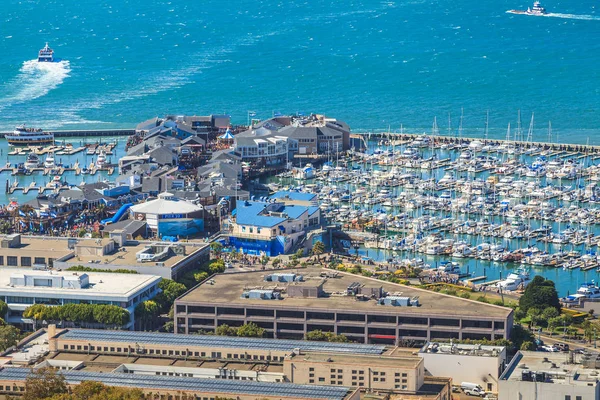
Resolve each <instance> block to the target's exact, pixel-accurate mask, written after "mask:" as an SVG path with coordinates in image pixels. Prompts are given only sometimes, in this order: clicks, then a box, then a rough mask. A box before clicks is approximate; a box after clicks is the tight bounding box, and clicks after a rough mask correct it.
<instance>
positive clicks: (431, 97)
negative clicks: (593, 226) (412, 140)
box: [0, 0, 600, 144]
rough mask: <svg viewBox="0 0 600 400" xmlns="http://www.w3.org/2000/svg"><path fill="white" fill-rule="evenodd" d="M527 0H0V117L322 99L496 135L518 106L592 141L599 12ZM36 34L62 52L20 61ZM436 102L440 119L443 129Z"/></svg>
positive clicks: (123, 120)
mask: <svg viewBox="0 0 600 400" xmlns="http://www.w3.org/2000/svg"><path fill="white" fill-rule="evenodd" d="M530 5H531V4H530V3H529V2H527V1H526V0H499V1H495V2H482V1H476V0H457V1H442V2H440V1H432V0H407V1H392V0H385V1H381V0H351V1H330V0H323V1H278V0H260V1H256V0H252V1H250V0H233V1H229V2H223V1H216V0H206V1H202V2H198V1H194V2H192V1H187V0H169V1H164V0H163V1H152V2H148V1H142V0H122V1H119V2H113V1H106V0H100V1H98V2H86V1H76V0H47V1H33V0H4V1H3V2H2V6H3V7H2V14H1V16H0V50H1V52H2V57H1V58H0V115H1V118H0V130H9V129H12V127H13V126H14V125H15V124H17V123H27V124H30V125H35V126H40V127H43V128H59V129H71V128H88V129H89V128H96V127H130V126H132V125H133V124H135V123H137V122H139V121H142V120H145V119H147V118H150V117H153V116H156V115H164V114H166V113H174V114H208V113H228V114H230V115H231V116H232V118H233V121H234V122H237V123H245V122H246V119H247V115H248V114H247V112H248V110H252V111H256V112H257V114H258V117H262V118H266V117H269V116H271V115H272V114H273V113H274V112H281V113H292V112H304V113H309V112H320V113H326V114H327V115H331V116H335V117H337V118H340V119H343V120H345V121H347V122H348V123H349V124H350V125H351V127H352V128H353V129H354V130H355V131H367V130H387V129H388V127H389V129H391V130H398V129H399V128H400V125H401V124H403V126H404V127H405V129H406V131H408V132H421V131H424V130H427V131H429V130H430V127H431V125H432V121H433V118H434V117H437V118H438V124H439V126H440V131H441V132H449V133H450V134H455V132H456V127H457V125H458V117H459V115H460V112H461V108H462V109H464V124H463V125H464V129H465V134H467V135H469V134H470V135H481V134H482V132H483V127H484V124H485V114H486V111H487V110H489V114H490V136H491V137H499V138H502V137H504V135H505V130H506V125H507V123H508V122H512V123H513V126H514V124H515V123H516V116H517V110H518V109H521V110H522V113H523V120H524V124H525V126H527V124H528V120H529V118H530V115H531V113H532V112H534V111H535V121H536V130H535V136H534V139H538V140H545V139H546V138H547V134H546V128H545V126H546V124H547V121H549V120H551V121H552V126H553V134H554V136H553V140H557V139H558V140H560V141H561V142H579V143H585V142H586V141H588V140H589V143H592V144H600V138H599V137H598V135H596V133H598V128H599V121H598V116H599V111H600V110H599V105H600V91H599V88H598V83H599V82H600V70H599V69H598V65H600V13H598V12H597V11H598V10H596V8H597V2H596V1H595V0H582V1H577V2H567V1H564V0H562V1H558V0H554V1H550V0H549V2H547V3H545V4H544V5H545V6H546V7H547V9H548V11H550V12H552V13H553V14H551V15H550V16H546V17H534V16H523V15H513V14H508V13H506V11H507V10H508V9H513V8H516V9H525V8H527V6H530ZM45 42H49V43H50V45H51V46H52V47H53V48H54V49H55V55H56V57H59V58H62V59H63V60H64V61H63V62H61V63H55V64H51V65H38V64H37V62H35V61H32V60H34V59H35V57H36V55H37V51H38V49H39V48H41V47H42V46H43V45H44V43H45ZM448 113H450V115H451V129H450V130H448V126H447V125H448V122H447V121H448Z"/></svg>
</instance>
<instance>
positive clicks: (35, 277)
mask: <svg viewBox="0 0 600 400" xmlns="http://www.w3.org/2000/svg"><path fill="white" fill-rule="evenodd" d="M161 280H162V278H161V277H160V276H154V275H141V274H119V273H91V272H90V273H78V272H68V271H35V270H31V269H3V270H2V271H1V272H0V300H3V301H4V302H6V304H7V305H8V313H7V315H6V322H8V323H12V324H18V325H25V326H27V325H30V324H32V323H33V321H31V320H29V319H26V318H23V311H25V309H26V308H27V307H29V306H32V305H34V304H44V305H47V306H61V305H65V304H106V305H115V306H119V307H121V308H124V309H126V310H127V311H129V314H130V315H131V318H130V322H129V324H127V325H126V326H125V327H124V328H130V329H133V324H134V318H135V316H134V312H135V307H136V306H137V305H138V304H139V303H141V302H143V301H145V300H149V299H151V298H153V297H154V296H156V295H157V294H158V293H160V289H159V288H158V283H159V282H160V281H161Z"/></svg>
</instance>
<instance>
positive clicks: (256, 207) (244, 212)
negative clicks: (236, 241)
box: [236, 201, 286, 228]
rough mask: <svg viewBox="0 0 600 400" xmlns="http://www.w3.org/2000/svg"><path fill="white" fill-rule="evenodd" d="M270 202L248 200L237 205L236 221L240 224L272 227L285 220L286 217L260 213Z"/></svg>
mask: <svg viewBox="0 0 600 400" xmlns="http://www.w3.org/2000/svg"><path fill="white" fill-rule="evenodd" d="M267 205H269V203H263V202H259V201H246V202H244V203H239V204H238V206H237V216H236V223H237V224H238V225H252V226H261V227H269V228H270V227H272V226H275V225H277V224H281V223H282V222H285V220H286V219H285V218H280V217H270V216H266V215H258V214H260V212H261V211H262V210H264V208H265V207H266V206H267Z"/></svg>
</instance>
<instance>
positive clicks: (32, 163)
mask: <svg viewBox="0 0 600 400" xmlns="http://www.w3.org/2000/svg"><path fill="white" fill-rule="evenodd" d="M39 166H40V158H39V157H38V155H37V154H35V153H29V154H28V155H27V159H26V160H25V168H26V169H33V168H37V167H39Z"/></svg>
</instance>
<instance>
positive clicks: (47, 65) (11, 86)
mask: <svg viewBox="0 0 600 400" xmlns="http://www.w3.org/2000/svg"><path fill="white" fill-rule="evenodd" d="M70 72H71V67H70V65H69V62H68V61H59V62H38V61H37V60H30V61H25V62H24V63H23V66H22V67H21V69H20V70H19V74H18V75H17V76H16V77H15V78H14V79H12V80H10V81H9V82H8V83H6V84H5V85H4V87H3V88H2V91H3V92H4V93H5V96H4V97H2V98H0V110H3V109H5V108H7V107H10V106H12V105H15V104H20V103H25V102H27V101H31V100H35V99H37V98H40V97H43V96H45V95H46V94H48V93H49V92H50V91H51V90H53V89H56V88H57V87H58V86H60V84H61V83H63V81H64V80H65V78H67V77H68V76H69V73H70Z"/></svg>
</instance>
